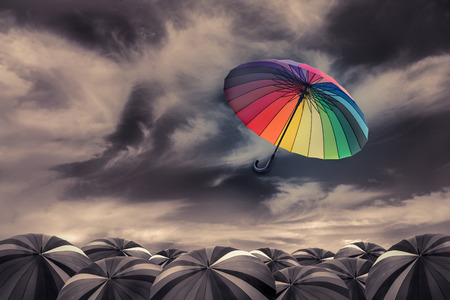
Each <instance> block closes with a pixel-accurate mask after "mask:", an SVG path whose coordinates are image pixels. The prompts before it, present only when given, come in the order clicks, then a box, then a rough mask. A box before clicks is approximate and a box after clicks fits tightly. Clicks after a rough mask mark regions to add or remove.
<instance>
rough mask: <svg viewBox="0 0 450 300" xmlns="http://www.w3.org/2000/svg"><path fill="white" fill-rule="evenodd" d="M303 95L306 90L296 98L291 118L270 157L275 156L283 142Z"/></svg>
mask: <svg viewBox="0 0 450 300" xmlns="http://www.w3.org/2000/svg"><path fill="white" fill-rule="evenodd" d="M305 93H306V88H305V89H303V90H302V93H301V94H300V96H299V98H298V101H297V105H295V108H294V111H293V112H292V114H291V116H290V117H289V120H288V122H287V124H286V127H285V128H284V131H283V134H282V135H281V137H280V140H279V141H278V144H277V147H276V148H275V151H274V152H273V154H272V155H275V153H277V151H278V147H280V144H281V141H282V140H283V138H284V135H285V134H286V131H287V130H288V128H289V125H290V124H291V121H292V119H293V118H294V115H295V112H296V111H297V108H298V107H299V105H300V103H302V101H303V98H304V97H305Z"/></svg>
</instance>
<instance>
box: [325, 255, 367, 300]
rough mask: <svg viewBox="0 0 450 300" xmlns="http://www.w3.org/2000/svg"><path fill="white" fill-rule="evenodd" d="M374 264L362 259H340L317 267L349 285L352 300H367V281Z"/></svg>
mask: <svg viewBox="0 0 450 300" xmlns="http://www.w3.org/2000/svg"><path fill="white" fill-rule="evenodd" d="M372 265H373V262H372V261H370V260H367V259H362V258H351V257H347V258H338V259H332V260H329V261H327V262H324V263H321V264H318V265H316V266H317V267H320V268H326V269H328V270H330V271H331V272H333V273H335V274H336V275H338V276H339V277H340V278H341V279H342V280H343V281H344V282H345V284H346V285H347V287H348V289H349V292H350V299H352V300H364V299H366V280H367V275H368V274H369V270H370V268H371V267H372Z"/></svg>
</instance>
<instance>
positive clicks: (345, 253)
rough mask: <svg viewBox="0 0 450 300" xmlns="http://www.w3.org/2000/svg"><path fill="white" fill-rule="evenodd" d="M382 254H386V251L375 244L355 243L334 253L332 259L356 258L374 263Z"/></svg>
mask: <svg viewBox="0 0 450 300" xmlns="http://www.w3.org/2000/svg"><path fill="white" fill-rule="evenodd" d="M384 252H386V249H384V248H383V247H381V246H380V245H377V244H375V243H370V242H355V243H351V244H348V245H345V246H344V247H343V248H341V249H340V250H339V251H338V252H336V255H335V256H334V258H343V257H357V258H363V259H368V260H370V261H372V262H374V261H376V260H377V258H378V257H379V256H380V255H381V254H383V253H384Z"/></svg>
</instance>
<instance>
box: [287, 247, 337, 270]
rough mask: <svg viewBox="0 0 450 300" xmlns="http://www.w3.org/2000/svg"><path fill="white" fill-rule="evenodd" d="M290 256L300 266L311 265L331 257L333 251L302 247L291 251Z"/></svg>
mask: <svg viewBox="0 0 450 300" xmlns="http://www.w3.org/2000/svg"><path fill="white" fill-rule="evenodd" d="M292 256H293V257H295V259H296V260H297V261H298V263H299V264H300V265H302V266H312V265H317V264H320V263H322V262H324V261H327V260H330V259H333V257H334V253H333V252H331V251H328V250H325V249H322V248H303V249H298V250H297V251H294V252H292Z"/></svg>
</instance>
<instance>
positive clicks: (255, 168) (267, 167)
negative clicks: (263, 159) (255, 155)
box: [253, 153, 275, 173]
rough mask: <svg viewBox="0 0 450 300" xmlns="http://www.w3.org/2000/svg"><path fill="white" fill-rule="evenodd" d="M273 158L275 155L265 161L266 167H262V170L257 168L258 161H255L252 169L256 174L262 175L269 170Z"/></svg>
mask: <svg viewBox="0 0 450 300" xmlns="http://www.w3.org/2000/svg"><path fill="white" fill-rule="evenodd" d="M274 158H275V153H273V154H272V155H271V156H270V158H269V160H268V161H267V163H266V165H265V166H264V167H262V168H260V167H258V163H259V160H256V161H255V164H254V165H253V169H254V170H255V171H256V172H258V173H264V172H266V171H267V170H268V169H269V167H270V164H271V163H272V160H273V159H274Z"/></svg>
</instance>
